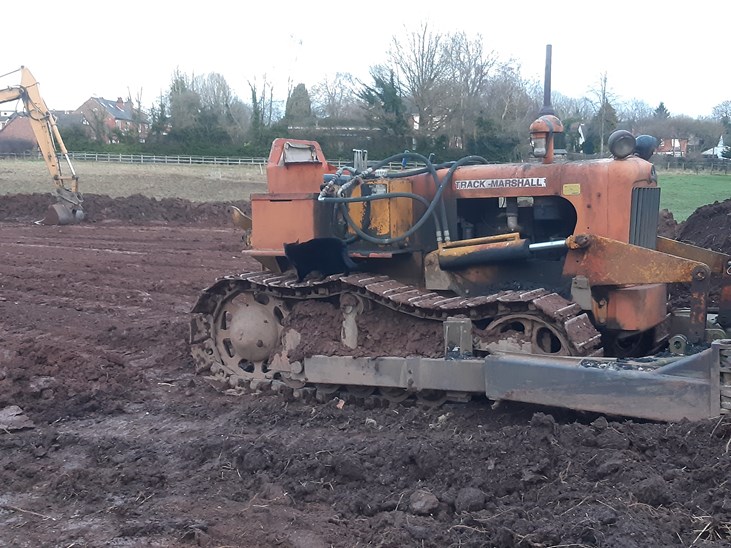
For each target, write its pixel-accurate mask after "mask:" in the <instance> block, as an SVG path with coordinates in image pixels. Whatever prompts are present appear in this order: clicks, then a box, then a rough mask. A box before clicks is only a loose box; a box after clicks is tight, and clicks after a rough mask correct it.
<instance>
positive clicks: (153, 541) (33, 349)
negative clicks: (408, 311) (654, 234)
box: [0, 195, 731, 548]
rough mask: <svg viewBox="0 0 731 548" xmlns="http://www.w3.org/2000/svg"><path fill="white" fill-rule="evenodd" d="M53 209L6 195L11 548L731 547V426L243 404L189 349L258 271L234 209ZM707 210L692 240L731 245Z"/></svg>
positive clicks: (506, 410) (94, 202) (468, 409)
mask: <svg viewBox="0 0 731 548" xmlns="http://www.w3.org/2000/svg"><path fill="white" fill-rule="evenodd" d="M48 200H49V198H48V196H44V195H38V196H35V195H25V196H4V197H0V424H2V426H1V427H0V485H2V488H1V489H0V546H14V547H15V546H17V547H33V548H35V547H45V546H49V547H64V548H70V547H71V546H84V547H86V546H91V547H97V546H134V547H138V546H161V547H173V546H174V547H178V546H210V547H223V546H229V547H230V546H236V547H239V546H240V547H259V546H261V547H265V546H280V547H298V548H319V547H328V546H337V547H341V546H342V547H355V546H379V547H405V546H414V547H447V546H454V547H457V546H465V547H466V546H474V547H484V546H497V547H525V548H529V547H530V548H536V547H542V548H548V547H551V546H553V547H559V546H561V547H569V546H573V547H581V546H606V547H619V546H621V547H628V548H631V547H642V548H645V547H648V546H684V547H688V546H729V545H731V496H730V495H729V493H730V492H731V491H730V490H729V485H728V478H729V477H731V455H730V454H729V446H730V445H731V419H727V418H721V419H718V418H716V419H708V420H703V421H699V422H681V423H675V424H664V423H652V422H643V421H632V420H626V419H618V418H613V417H604V416H599V415H594V414H578V413H573V412H568V411H563V410H557V409H550V408H541V407H534V406H527V405H516V404H507V403H506V404H502V405H501V406H499V407H497V408H495V409H493V408H491V407H490V404H489V402H487V401H486V400H474V401H471V402H469V403H463V404H448V405H445V406H443V407H440V408H436V409H434V408H420V407H418V406H416V405H414V404H412V405H399V406H393V407H388V408H377V409H376V408H369V407H368V406H367V405H359V404H357V403H347V404H346V405H344V406H342V405H334V404H333V403H314V402H307V401H302V400H294V399H290V398H287V397H286V396H284V395H281V394H272V393H268V392H262V393H249V394H244V395H241V394H238V395H235V394H227V393H222V392H220V391H218V390H216V389H215V387H213V386H211V385H210V384H209V381H207V380H206V379H205V378H204V377H201V376H196V375H195V374H194V367H193V362H192V360H191V358H190V356H189V353H188V348H187V343H186V337H187V330H188V322H189V319H190V313H189V312H190V309H191V307H192V306H193V304H194V302H195V301H196V299H197V296H198V294H199V293H200V291H201V290H202V289H203V288H205V287H206V286H207V285H209V284H210V283H212V282H213V281H214V280H215V279H216V278H217V277H220V276H223V275H226V274H231V273H238V272H244V271H247V270H252V269H255V268H256V267H255V265H254V264H252V263H250V262H247V260H246V259H244V258H242V256H241V254H240V251H241V246H242V242H241V237H240V234H239V233H238V232H237V231H236V230H235V229H233V228H232V227H231V226H230V224H229V222H228V218H227V217H226V206H225V204H205V205H203V204H191V203H188V202H184V201H180V200H170V201H166V200H160V201H156V200H151V199H147V198H143V197H141V196H133V197H130V198H128V199H119V198H117V199H111V198H105V197H103V196H87V197H86V200H87V202H86V205H87V211H88V213H89V214H88V219H87V221H86V222H84V223H82V224H80V225H74V226H64V227H58V226H39V225H36V224H33V223H32V222H31V221H33V220H37V219H38V218H40V217H42V216H43V212H44V211H45V208H46V206H47V205H48ZM241 205H242V206H245V204H241ZM706 207H707V208H708V209H706V210H703V211H701V212H700V213H699V214H698V215H697V216H696V217H695V218H694V216H691V217H690V218H689V219H688V220H687V221H686V222H685V223H683V225H682V227H680V232H679V233H678V234H679V236H678V237H680V238H685V239H687V240H688V241H693V242H696V243H699V244H701V245H710V246H711V247H715V248H717V249H718V250H725V251H728V249H727V247H728V234H729V231H728V224H727V223H728V222H729V221H728V219H729V214H730V213H731V204H730V203H729V202H724V203H722V204H714V205H712V206H706ZM702 209H703V208H702ZM723 223H726V224H723ZM703 227H706V229H704V228H703ZM719 227H725V228H724V229H723V234H721V235H714V234H715V233H717V232H718V231H719V230H720V229H719ZM676 228H678V227H676ZM711 232H713V233H714V234H711ZM705 238H710V240H706V239H705ZM714 238H715V239H714ZM374 333H377V332H375V331H374ZM374 336H380V335H377V334H376V335H374ZM425 344H426V341H425ZM667 404H668V406H672V405H673V402H672V401H668V403H667Z"/></svg>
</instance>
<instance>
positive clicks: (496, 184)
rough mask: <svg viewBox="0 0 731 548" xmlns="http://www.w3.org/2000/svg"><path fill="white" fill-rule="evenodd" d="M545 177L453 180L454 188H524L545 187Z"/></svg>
mask: <svg viewBox="0 0 731 548" xmlns="http://www.w3.org/2000/svg"><path fill="white" fill-rule="evenodd" d="M545 186H546V178H545V177H522V178H516V179H471V180H468V181H455V182H454V189H455V190H478V189H481V188H526V187H545Z"/></svg>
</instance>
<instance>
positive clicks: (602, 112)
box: [590, 71, 616, 156]
mask: <svg viewBox="0 0 731 548" xmlns="http://www.w3.org/2000/svg"><path fill="white" fill-rule="evenodd" d="M590 93H591V95H592V96H593V97H594V101H593V104H594V106H595V108H596V114H595V119H596V120H597V121H598V122H599V127H598V128H597V129H598V133H599V142H600V146H599V154H600V155H602V156H603V155H604V144H605V141H606V133H607V127H608V125H609V124H611V118H612V116H614V117H615V118H616V112H615V111H614V108H612V106H611V102H612V101H613V100H614V95H613V94H612V93H611V92H610V91H609V84H608V77H607V73H606V71H605V72H603V73H601V74H600V75H599V81H598V83H597V86H596V87H594V88H592V89H591V90H590Z"/></svg>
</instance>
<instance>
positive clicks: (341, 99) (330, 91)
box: [310, 72, 357, 119]
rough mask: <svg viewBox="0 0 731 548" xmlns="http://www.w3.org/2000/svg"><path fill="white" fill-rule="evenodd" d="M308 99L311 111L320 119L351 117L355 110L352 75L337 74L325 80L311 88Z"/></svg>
mask: <svg viewBox="0 0 731 548" xmlns="http://www.w3.org/2000/svg"><path fill="white" fill-rule="evenodd" d="M310 98H311V100H312V109H313V111H314V112H315V114H316V115H317V116H319V117H321V118H331V119H343V118H348V117H353V116H354V114H355V112H356V108H357V99H356V94H355V90H354V80H353V75H352V74H350V73H347V72H338V73H336V74H335V77H334V78H325V79H324V80H322V81H321V82H319V83H317V84H315V85H314V86H313V87H312V89H311V90H310Z"/></svg>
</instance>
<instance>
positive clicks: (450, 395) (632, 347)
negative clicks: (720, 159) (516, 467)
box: [190, 49, 731, 421]
mask: <svg viewBox="0 0 731 548" xmlns="http://www.w3.org/2000/svg"><path fill="white" fill-rule="evenodd" d="M548 53H549V55H548V57H547V63H546V76H547V78H546V81H547V85H546V89H547V92H546V101H545V106H544V108H543V109H542V111H541V113H540V115H539V118H538V119H537V120H536V121H535V122H534V123H533V124H532V125H531V128H530V136H531V143H532V147H533V155H534V156H535V157H536V159H537V160H536V161H535V162H530V163H519V164H502V165H490V164H487V163H486V162H485V161H484V160H483V159H482V158H479V157H467V158H463V159H462V160H459V161H457V162H449V163H445V164H439V165H433V164H432V163H431V162H430V161H429V159H428V158H425V157H423V156H419V155H417V154H408V156H409V160H411V161H413V162H415V164H416V165H417V167H414V168H409V169H399V170H390V169H389V166H390V165H391V164H392V163H397V162H400V161H401V159H402V157H403V155H396V156H394V157H391V158H387V159H386V160H383V161H382V162H379V163H378V164H376V165H373V166H370V167H368V166H366V165H354V166H350V167H345V168H339V169H336V168H335V167H334V166H332V165H330V164H329V163H328V162H327V161H326V160H325V157H324V155H323V152H322V150H321V148H320V146H319V145H318V143H316V142H312V141H298V140H292V139H277V140H275V141H274V143H273V145H272V149H271V153H270V156H269V162H268V166H267V179H268V192H267V193H265V194H258V195H253V196H252V197H251V210H252V215H251V219H250V222H251V234H250V241H251V248H250V249H248V250H246V251H245V253H246V254H248V255H250V256H252V257H253V258H255V259H257V260H258V261H259V262H260V263H261V265H262V266H263V269H262V270H261V271H257V272H250V273H245V274H239V275H232V276H226V277H224V278H222V279H219V280H218V281H216V283H215V284H214V285H212V286H211V287H209V288H208V289H206V290H205V291H204V292H203V294H202V295H201V296H200V298H199V300H198V302H197V303H196V305H195V307H194V309H193V313H194V317H193V319H192V321H191V335H190V343H191V345H192V353H193V356H194V359H195V361H196V364H197V368H198V370H199V371H201V372H203V371H205V372H209V373H211V374H213V375H215V376H217V377H219V378H221V379H224V380H226V381H227V382H228V383H230V385H232V386H240V385H246V386H248V387H250V388H254V389H257V388H262V387H266V386H269V387H287V388H288V389H289V390H293V391H294V393H295V395H299V396H301V397H305V396H307V395H309V394H314V395H315V396H316V397H318V398H320V399H322V398H328V399H329V398H332V397H333V395H334V394H338V395H340V396H341V397H346V396H350V397H356V398H374V399H375V398H378V399H379V400H381V401H390V402H398V401H401V400H403V399H405V398H409V397H415V398H417V399H418V400H420V401H421V402H423V403H425V404H429V405H438V404H441V403H442V402H445V401H448V400H453V401H464V400H466V399H467V398H469V397H471V396H473V395H477V394H479V395H482V396H487V398H489V399H491V400H496V401H500V400H514V401H522V402H531V403H536V404H542V405H549V406H558V407H567V408H572V409H581V410H588V411H596V412H601V413H608V414H615V415H623V416H631V417H637V418H649V419H655V420H671V421H672V420H680V419H683V418H688V419H699V418H705V417H713V416H717V415H720V414H721V413H725V412H726V410H727V409H729V408H731V405H730V404H731V398H729V396H731V359H730V357H731V340H728V339H727V337H729V336H731V335H729V333H728V328H729V327H730V326H731V321H730V319H731V284H730V283H729V279H730V278H731V274H730V272H731V269H730V266H731V263H730V262H729V259H730V258H729V257H728V256H726V255H723V254H720V253H716V252H712V251H709V250H705V249H700V248H697V247H694V246H691V245H688V244H684V243H681V242H677V241H674V240H668V239H665V238H661V237H658V236H657V226H658V218H659V204H660V187H659V186H658V181H657V175H656V173H655V169H654V166H653V164H652V163H650V162H649V158H650V157H651V155H652V153H653V151H654V148H653V144H654V139H652V138H650V137H647V136H641V137H638V138H635V137H634V136H633V135H631V134H630V133H629V132H626V131H619V132H615V133H614V134H613V135H612V136H611V137H610V139H609V148H610V150H611V154H612V157H611V158H609V159H600V160H584V161H577V162H567V161H557V157H558V156H559V155H558V150H557V146H556V143H557V140H558V138H559V137H560V136H561V133H562V131H563V127H562V124H561V121H560V120H559V119H558V118H557V117H556V116H555V115H554V113H553V111H552V108H551V106H550V99H549V96H550V49H549V50H548ZM405 154H407V153H405ZM712 278H713V279H714V280H715V285H714V287H719V286H720V297H719V298H718V302H717V306H713V307H711V306H710V301H709V293H710V288H711V281H712ZM669 284H685V285H684V286H683V287H686V288H689V292H690V296H689V302H690V307H689V308H687V309H682V310H671V309H669V306H668V288H669Z"/></svg>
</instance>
